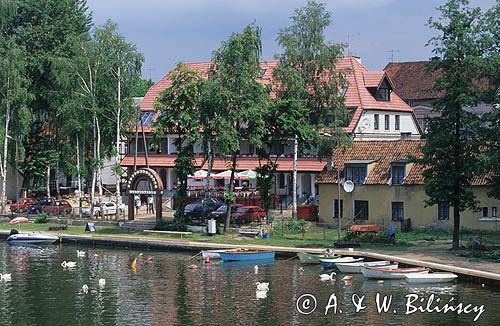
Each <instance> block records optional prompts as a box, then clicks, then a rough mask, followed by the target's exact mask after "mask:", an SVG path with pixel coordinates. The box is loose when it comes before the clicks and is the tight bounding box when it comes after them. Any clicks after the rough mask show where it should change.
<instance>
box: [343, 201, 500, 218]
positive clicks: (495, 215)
mask: <svg viewBox="0 0 500 326" xmlns="http://www.w3.org/2000/svg"><path fill="white" fill-rule="evenodd" d="M340 204H341V205H342V203H340ZM491 217H497V208H496V207H492V208H491Z"/></svg>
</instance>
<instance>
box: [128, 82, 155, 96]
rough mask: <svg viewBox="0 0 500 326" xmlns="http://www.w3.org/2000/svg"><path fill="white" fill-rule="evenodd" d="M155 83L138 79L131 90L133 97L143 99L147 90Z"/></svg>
mask: <svg viewBox="0 0 500 326" xmlns="http://www.w3.org/2000/svg"><path fill="white" fill-rule="evenodd" d="M154 84H155V83H154V81H152V80H151V79H138V80H137V81H136V82H135V85H134V87H133V89H132V96H133V97H143V96H144V95H146V92H147V91H148V89H149V88H150V87H151V86H153V85H154Z"/></svg>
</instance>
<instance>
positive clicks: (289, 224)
mask: <svg viewBox="0 0 500 326" xmlns="http://www.w3.org/2000/svg"><path fill="white" fill-rule="evenodd" d="M307 226H308V222H307V221H306V220H302V219H297V218H292V217H290V218H288V219H282V220H281V221H280V220H276V222H275V224H274V230H273V232H274V233H275V234H299V233H304V232H305V231H306V230H307Z"/></svg>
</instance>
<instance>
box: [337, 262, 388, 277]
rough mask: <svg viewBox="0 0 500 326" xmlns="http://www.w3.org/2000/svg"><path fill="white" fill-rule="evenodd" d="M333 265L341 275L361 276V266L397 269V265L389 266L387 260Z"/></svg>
mask: <svg viewBox="0 0 500 326" xmlns="http://www.w3.org/2000/svg"><path fill="white" fill-rule="evenodd" d="M335 265H336V266H337V268H338V269H339V271H341V272H342V273H350V274H361V266H380V267H381V266H386V267H389V266H391V267H392V268H398V264H393V265H391V262H390V261H388V260H381V261H371V262H359V263H337V264H335Z"/></svg>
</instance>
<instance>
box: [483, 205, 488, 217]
mask: <svg viewBox="0 0 500 326" xmlns="http://www.w3.org/2000/svg"><path fill="white" fill-rule="evenodd" d="M483 217H488V207H483Z"/></svg>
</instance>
